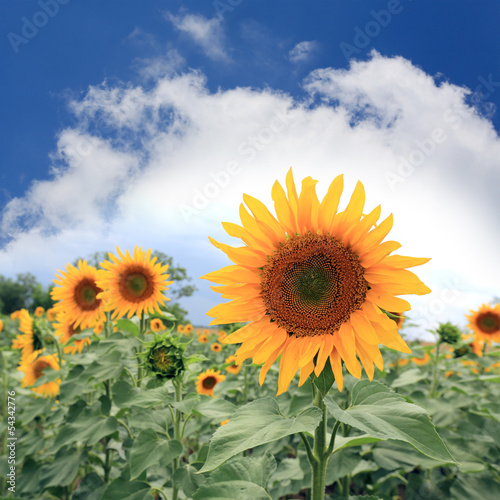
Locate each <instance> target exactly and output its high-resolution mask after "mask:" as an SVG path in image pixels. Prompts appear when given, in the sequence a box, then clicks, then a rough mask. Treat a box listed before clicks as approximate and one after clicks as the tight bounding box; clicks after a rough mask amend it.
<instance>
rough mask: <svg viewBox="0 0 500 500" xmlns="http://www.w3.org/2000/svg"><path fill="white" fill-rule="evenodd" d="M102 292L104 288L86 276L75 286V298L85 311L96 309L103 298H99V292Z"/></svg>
mask: <svg viewBox="0 0 500 500" xmlns="http://www.w3.org/2000/svg"><path fill="white" fill-rule="evenodd" d="M101 292H102V289H101V288H99V287H98V286H97V285H96V284H95V281H93V280H91V279H89V278H85V279H82V280H81V281H80V282H79V283H78V285H76V286H75V291H74V293H73V298H74V299H75V302H76V303H77V304H78V307H79V308H80V309H82V310H83V311H94V310H95V309H97V308H98V307H99V306H100V305H101V299H98V298H97V294H98V293H101Z"/></svg>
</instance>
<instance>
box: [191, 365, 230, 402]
mask: <svg viewBox="0 0 500 500" xmlns="http://www.w3.org/2000/svg"><path fill="white" fill-rule="evenodd" d="M224 380H226V376H225V375H221V374H220V370H217V371H216V370H213V369H210V370H207V371H205V372H203V373H201V374H200V375H198V379H197V380H196V392H197V393H198V394H206V395H207V396H212V397H214V387H215V386H216V385H217V384H219V383H220V382H223V381H224Z"/></svg>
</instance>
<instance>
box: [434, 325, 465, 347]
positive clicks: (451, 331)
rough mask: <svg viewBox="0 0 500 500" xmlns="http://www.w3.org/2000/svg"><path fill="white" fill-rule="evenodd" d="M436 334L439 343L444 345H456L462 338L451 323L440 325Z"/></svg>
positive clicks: (457, 329)
mask: <svg viewBox="0 0 500 500" xmlns="http://www.w3.org/2000/svg"><path fill="white" fill-rule="evenodd" d="M436 333H437V334H438V335H439V340H440V342H445V343H446V344H456V343H457V342H459V341H460V340H461V338H462V333H461V332H460V330H459V328H458V327H457V326H455V325H452V324H451V323H441V324H440V325H439V328H438V329H437V330H436Z"/></svg>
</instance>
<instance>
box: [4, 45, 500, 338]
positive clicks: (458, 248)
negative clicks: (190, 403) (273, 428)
mask: <svg viewBox="0 0 500 500" xmlns="http://www.w3.org/2000/svg"><path fill="white" fill-rule="evenodd" d="M304 88H305V90H306V91H307V95H306V97H305V98H304V100H300V99H297V98H293V97H291V96H289V95H287V94H284V93H283V92H281V91H279V90H272V89H266V90H258V89H249V88H235V89H230V90H225V91H224V90H219V91H218V92H215V93H211V92H209V91H208V90H207V85H206V80H205V76H204V75H203V74H201V73H200V72H196V71H190V72H188V73H185V74H180V75H179V74H169V75H166V76H163V77H161V78H159V79H158V81H157V83H156V85H154V86H153V87H152V88H150V87H148V89H145V88H143V87H141V86H132V85H121V86H116V85H115V86H109V85H108V84H106V83H104V84H102V85H101V86H98V87H91V88H90V89H89V90H88V92H87V94H86V95H85V97H84V98H83V99H81V100H76V101H74V102H73V103H72V107H71V109H72V110H73V111H74V113H75V116H76V117H77V120H78V125H77V126H76V127H75V128H73V129H66V130H64V131H63V132H62V133H61V134H60V138H59V142H58V147H57V151H56V152H55V153H54V155H53V161H54V172H53V179H52V180H49V181H44V182H35V183H34V184H33V185H32V187H31V188H30V190H29V191H28V192H27V193H26V195H25V196H24V197H23V198H20V199H16V200H13V201H12V202H11V203H10V204H9V205H8V206H7V207H6V208H5V210H4V211H3V213H2V219H1V221H2V229H3V231H4V234H5V233H7V234H9V235H10V236H11V238H12V239H11V241H10V242H9V243H8V244H6V245H5V247H4V248H3V250H2V251H0V267H1V268H2V269H5V270H9V272H11V273H12V274H15V273H16V272H24V271H27V270H30V271H32V272H34V273H35V274H36V275H37V276H39V277H40V278H41V279H44V280H46V281H48V280H49V279H51V278H52V277H53V275H54V273H55V270H56V269H57V268H61V267H62V266H64V265H65V263H66V262H68V261H72V260H74V259H75V258H76V257H79V256H80V257H81V256H86V255H88V254H90V253H92V252H94V251H96V250H106V249H108V250H112V249H114V247H115V245H117V244H118V245H120V246H121V247H125V248H133V246H134V245H136V244H138V245H142V246H143V247H147V248H149V247H151V248H153V249H158V250H161V251H164V252H166V253H168V254H170V255H173V256H174V258H175V259H176V260H177V261H178V262H180V263H181V264H182V265H184V266H185V267H187V269H188V271H189V273H190V274H191V275H192V276H193V277H195V278H196V277H198V276H200V275H202V274H204V273H206V272H209V271H210V270H213V269H216V268H218V267H220V266H223V265H227V262H226V260H225V257H224V256H223V255H222V253H221V252H219V251H218V250H216V249H215V248H213V247H212V246H211V245H210V244H209V242H208V240H207V236H208V235H211V236H213V237H215V238H216V239H220V240H222V241H224V242H228V243H232V244H235V243H236V242H232V241H231V240H232V238H230V237H228V236H227V235H225V234H224V232H223V230H222V228H221V225H220V221H221V220H229V221H233V222H238V205H239V203H240V202H241V199H242V193H249V194H251V195H253V196H255V197H257V198H259V199H262V200H263V201H264V202H266V203H268V204H270V205H271V197H270V190H271V186H272V184H273V182H274V181H275V180H276V179H279V180H281V181H282V180H283V179H284V176H285V173H286V171H287V170H288V168H289V167H290V166H293V168H294V173H295V177H296V179H297V181H299V180H300V179H301V178H303V177H305V176H308V175H311V176H313V177H314V178H316V179H318V180H319V181H320V182H319V184H318V192H319V195H320V197H321V196H323V195H324V193H325V192H326V189H327V186H328V184H329V182H330V181H331V180H332V178H333V177H334V176H335V175H337V174H339V173H342V172H343V173H344V174H345V181H346V194H345V198H344V204H345V203H346V201H347V199H348V197H349V192H350V191H352V189H353V188H354V186H355V183H356V181H357V180H358V179H360V180H361V181H362V182H363V183H364V185H365V189H366V193H367V209H371V208H373V207H374V206H376V205H378V204H382V209H383V214H385V215H388V214H389V213H391V212H393V213H394V218H395V224H394V229H393V231H392V233H391V237H392V238H393V239H396V240H397V241H400V242H401V243H402V245H403V246H402V249H401V254H403V255H416V256H430V257H432V258H433V260H432V261H431V262H430V263H429V264H426V265H425V266H423V267H422V269H417V273H418V274H419V276H421V278H422V279H423V280H424V282H425V283H427V284H428V285H429V286H430V287H431V289H432V290H433V293H432V294H430V295H428V296H424V297H417V298H411V301H412V303H413V304H415V311H414V313H413V314H414V317H415V318H417V319H418V321H417V322H418V323H419V324H420V325H421V328H420V332H421V330H422V325H423V327H424V328H427V327H432V326H433V325H434V324H435V321H437V320H440V321H446V320H448V319H450V318H451V319H453V320H456V321H458V322H463V313H465V312H466V311H467V310H468V309H469V308H471V307H475V306H476V305H478V304H479V303H480V302H482V301H487V300H490V299H491V298H492V297H493V295H494V294H496V295H498V289H495V286H497V283H498V278H499V277H500V264H499V263H498V258H497V255H496V254H497V249H498V247H499V244H500V235H499V234H498V231H496V227H497V224H498V214H499V202H498V196H497V193H496V189H497V186H498V185H500V178H499V175H500V168H499V167H500V141H499V137H498V135H497V134H496V132H495V130H494V129H493V127H492V124H491V122H490V121H489V120H488V119H486V118H484V117H482V116H480V115H479V114H478V113H477V112H476V110H475V109H474V108H472V107H469V106H467V104H466V103H467V102H468V98H469V91H468V90H467V89H464V88H461V87H457V86H454V85H451V84H449V83H441V84H439V85H437V84H436V83H435V82H434V80H433V79H432V78H431V77H430V76H429V75H427V74H425V73H424V72H423V71H422V70H420V69H418V68H416V67H415V66H413V65H412V64H411V63H410V62H409V61H407V60H405V59H403V58H386V57H382V56H380V55H378V54H376V53H374V54H373V55H372V58H371V59H370V60H369V61H365V62H354V63H352V65H351V67H350V68H349V69H348V70H337V69H333V68H327V69H321V70H316V71H314V72H312V73H311V74H310V75H309V77H308V78H307V79H306V81H305V83H304ZM101 131H103V132H105V136H104V138H103V137H102V134H101ZM436 138H437V139H438V140H436ZM198 286H199V287H200V289H201V293H200V295H199V298H193V299H186V301H185V305H186V306H187V307H188V309H190V312H191V318H192V319H194V320H195V321H196V322H198V323H201V322H202V321H204V320H203V318H204V312H205V310H201V309H202V307H201V306H200V309H198V310H196V309H191V307H194V305H196V304H201V303H203V304H205V303H207V304H208V303H211V304H213V305H215V303H217V301H218V300H219V299H218V296H217V295H215V294H213V293H212V292H210V291H209V288H208V284H205V282H201V283H199V284H198ZM203 307H205V306H203ZM205 321H208V319H207V320H205ZM417 330H418V329H417Z"/></svg>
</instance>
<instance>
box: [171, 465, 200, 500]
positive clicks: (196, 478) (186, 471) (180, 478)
mask: <svg viewBox="0 0 500 500" xmlns="http://www.w3.org/2000/svg"><path fill="white" fill-rule="evenodd" d="M204 482H205V477H204V476H202V475H201V474H197V470H196V469H195V468H194V467H193V466H192V465H185V466H184V467H180V468H179V469H177V470H176V471H175V472H174V484H175V485H176V486H177V488H179V489H180V490H182V491H183V492H184V494H185V495H186V496H187V497H188V498H191V497H192V496H193V494H194V493H195V492H196V490H197V489H198V488H199V487H200V485H201V484H203V483H204Z"/></svg>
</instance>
